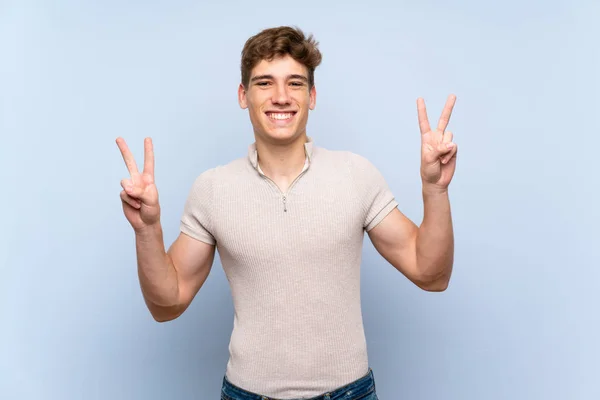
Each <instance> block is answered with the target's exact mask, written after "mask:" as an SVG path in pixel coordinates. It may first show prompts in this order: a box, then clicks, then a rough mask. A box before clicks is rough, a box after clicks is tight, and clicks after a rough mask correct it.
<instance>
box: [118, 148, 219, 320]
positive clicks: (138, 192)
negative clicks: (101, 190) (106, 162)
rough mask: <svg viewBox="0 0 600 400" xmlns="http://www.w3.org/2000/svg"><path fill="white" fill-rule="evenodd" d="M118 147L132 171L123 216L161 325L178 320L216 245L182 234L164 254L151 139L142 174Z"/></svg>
mask: <svg viewBox="0 0 600 400" xmlns="http://www.w3.org/2000/svg"><path fill="white" fill-rule="evenodd" d="M117 145H118V146H119V149H120V150H121V155H122V156H123V160H124V161H125V165H127V169H128V170H129V173H130V178H129V179H123V180H122V181H121V186H122V187H123V190H122V191H121V203H122V205H123V213H124V214H125V217H126V218H127V220H128V221H129V223H130V224H131V226H132V227H133V230H134V232H135V247H136V254H137V265H138V276H139V280H140V286H141V289H142V294H143V296H144V301H145V302H146V305H147V307H148V309H149V310H150V313H151V314H152V316H153V317H154V319H156V320H157V321H159V322H163V321H169V320H172V319H175V318H177V317H178V316H180V315H181V314H182V313H183V312H184V311H185V310H186V309H187V307H188V306H189V305H190V303H191V302H192V299H193V298H194V296H195V295H196V293H198V290H200V287H202V285H203V284H204V282H205V281H206V278H207V276H208V274H209V272H210V269H211V267H212V263H213V260H214V255H215V246H214V245H210V244H207V243H204V242H201V241H199V240H196V239H193V238H191V237H189V236H187V235H185V234H183V233H181V234H180V235H179V237H178V238H177V240H175V242H174V243H173V245H172V246H171V248H170V249H169V252H166V251H165V245H164V240H163V231H162V227H161V223H160V204H159V201H158V190H157V189H156V185H155V183H154V150H153V146H152V140H151V139H150V138H146V139H145V140H144V170H143V172H142V173H140V172H139V171H138V169H137V165H136V163H135V160H134V159H133V155H132V154H131V151H130V150H129V148H128V147H127V144H126V143H125V141H124V140H123V139H122V138H117Z"/></svg>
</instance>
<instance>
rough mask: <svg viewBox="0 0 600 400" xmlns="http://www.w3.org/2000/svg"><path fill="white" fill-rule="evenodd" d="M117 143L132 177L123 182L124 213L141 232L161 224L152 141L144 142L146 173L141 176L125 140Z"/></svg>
mask: <svg viewBox="0 0 600 400" xmlns="http://www.w3.org/2000/svg"><path fill="white" fill-rule="evenodd" d="M116 142H117V146H119V150H121V155H122V156H123V160H124V161H125V165H127V169H128V170H129V175H130V177H129V179H123V180H121V187H123V190H122V191H121V201H122V204H123V212H124V213H125V217H126V218H127V220H128V221H129V223H130V224H131V226H132V227H133V229H134V230H135V231H136V232H137V231H141V230H144V229H146V228H148V227H151V226H153V225H156V224H158V223H159V222H160V205H159V204H158V190H157V189H156V185H155V183H154V151H153V149H152V139H150V138H146V139H145V140H144V171H143V172H142V173H141V174H140V172H139V171H138V169H137V166H136V164H135V160H134V158H133V154H131V151H130V150H129V148H128V147H127V144H126V143H125V140H124V139H123V138H117V140H116Z"/></svg>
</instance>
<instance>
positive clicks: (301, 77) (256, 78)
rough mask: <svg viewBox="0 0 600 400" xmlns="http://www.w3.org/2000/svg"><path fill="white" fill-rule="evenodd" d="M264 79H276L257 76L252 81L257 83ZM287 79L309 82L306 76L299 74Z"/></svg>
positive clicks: (271, 76)
mask: <svg viewBox="0 0 600 400" xmlns="http://www.w3.org/2000/svg"><path fill="white" fill-rule="evenodd" d="M262 79H275V78H274V77H273V75H257V76H255V77H253V78H252V79H251V80H250V81H251V82H256V81H260V80H262ZM287 79H300V80H301V81H304V82H308V78H307V77H306V76H304V75H298V74H293V75H288V77H287Z"/></svg>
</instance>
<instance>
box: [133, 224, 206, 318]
mask: <svg viewBox="0 0 600 400" xmlns="http://www.w3.org/2000/svg"><path fill="white" fill-rule="evenodd" d="M136 251H137V259H138V276H139V280H140V286H141V289H142V294H143V296H144V300H145V302H146V305H147V307H148V310H150V313H151V314H152V316H153V317H154V319H155V320H157V321H159V322H165V321H170V320H173V319H175V318H177V317H179V316H180V315H181V314H182V313H183V312H184V311H185V310H186V309H187V308H188V306H189V305H190V304H191V302H192V300H193V299H194V297H195V296H196V294H197V293H198V291H199V290H200V288H201V287H202V285H203V284H204V282H205V281H206V278H207V277H208V275H209V273H210V270H211V268H212V264H213V261H214V255H215V246H214V245H210V244H207V243H204V242H201V241H199V240H196V239H193V238H191V237H189V236H187V235H185V234H183V233H180V234H179V236H178V238H177V239H176V240H175V242H174V243H173V244H172V245H171V247H170V249H169V251H168V252H165V247H164V244H163V234H162V229H161V227H160V225H157V226H153V227H149V228H148V229H147V230H144V231H141V232H136Z"/></svg>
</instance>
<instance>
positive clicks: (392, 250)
mask: <svg viewBox="0 0 600 400" xmlns="http://www.w3.org/2000/svg"><path fill="white" fill-rule="evenodd" d="M424 205H425V215H424V217H423V222H422V224H421V226H420V227H417V226H416V225H415V224H414V223H413V222H412V221H411V220H410V219H408V218H407V217H406V216H404V214H402V213H401V212H400V211H399V210H398V209H397V208H395V209H394V210H393V211H392V212H390V214H389V215H388V216H386V217H385V218H384V219H383V221H381V222H380V223H379V224H378V225H377V226H376V227H374V228H373V229H371V230H370V231H369V232H368V233H369V238H370V239H371V242H372V243H373V246H374V247H375V249H376V250H377V251H378V252H379V254H381V256H382V257H383V258H385V259H386V260H387V261H388V262H389V263H390V264H392V265H393V266H394V268H396V269H397V270H398V271H400V272H401V273H402V274H403V275H404V276H406V277H407V278H408V279H409V280H410V281H411V282H413V283H414V284H415V285H417V286H418V287H420V288H421V289H423V290H427V291H443V290H445V289H446V288H447V287H448V283H449V281H450V276H451V274H452V264H453V255H454V235H453V232H452V219H451V217H450V205H449V201H448V195H447V194H446V195H445V196H444V195H440V196H430V195H426V194H425V193H424Z"/></svg>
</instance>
